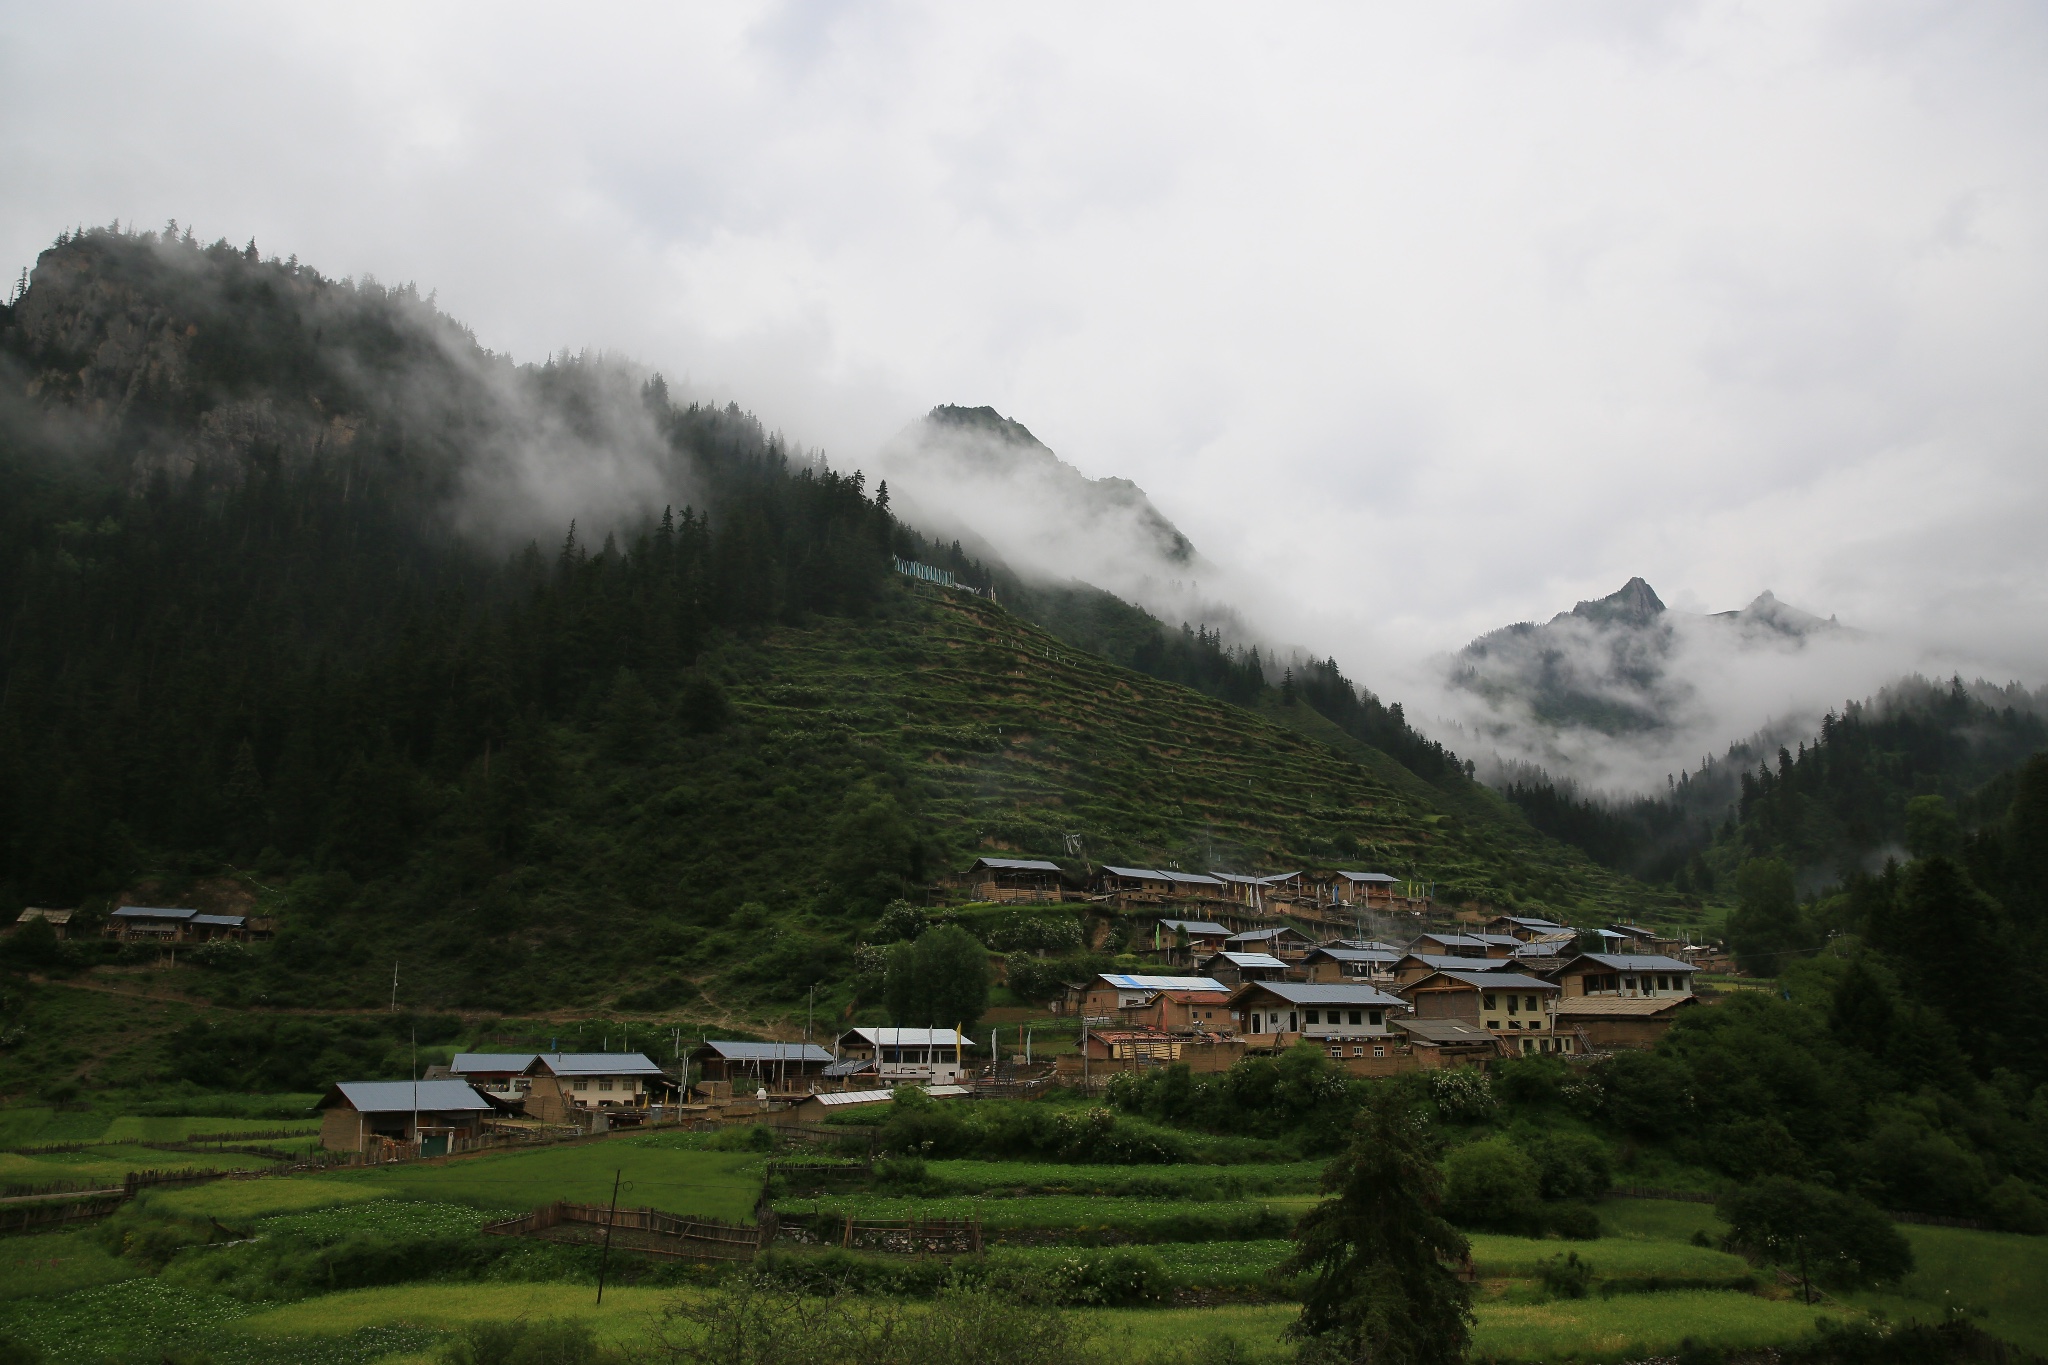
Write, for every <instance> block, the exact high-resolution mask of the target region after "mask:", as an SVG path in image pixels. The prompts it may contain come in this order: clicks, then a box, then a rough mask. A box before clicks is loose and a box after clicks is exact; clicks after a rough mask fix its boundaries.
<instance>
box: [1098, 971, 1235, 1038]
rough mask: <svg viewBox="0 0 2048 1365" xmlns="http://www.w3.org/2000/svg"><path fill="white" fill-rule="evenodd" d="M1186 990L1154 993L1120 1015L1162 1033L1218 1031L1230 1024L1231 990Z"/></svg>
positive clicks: (1131, 1024) (1137, 1025)
mask: <svg viewBox="0 0 2048 1365" xmlns="http://www.w3.org/2000/svg"><path fill="white" fill-rule="evenodd" d="M1216 984H1217V985H1218V987H1219V988H1218V989H1216V990H1213V991H1211V990H1186V989H1182V988H1179V987H1176V988H1173V989H1170V990H1163V991H1157V992H1154V993H1153V995H1152V998H1151V999H1150V1000H1148V1001H1147V1002H1145V1003H1144V1004H1142V1005H1133V1006H1129V1007H1126V1008H1120V1009H1118V1011H1117V1014H1118V1016H1119V1017H1120V1018H1121V1020H1122V1021H1123V1022H1124V1023H1125V1024H1126V1025H1128V1026H1130V1027H1132V1028H1145V1029H1153V1030H1156V1031H1158V1032H1161V1033H1189V1032H1203V1033H1215V1032H1219V1031H1221V1030H1222V1029H1225V1028H1228V1027H1229V1025H1230V992H1229V991H1227V990H1223V989H1221V988H1220V987H1221V983H1220V982H1219V983H1216Z"/></svg>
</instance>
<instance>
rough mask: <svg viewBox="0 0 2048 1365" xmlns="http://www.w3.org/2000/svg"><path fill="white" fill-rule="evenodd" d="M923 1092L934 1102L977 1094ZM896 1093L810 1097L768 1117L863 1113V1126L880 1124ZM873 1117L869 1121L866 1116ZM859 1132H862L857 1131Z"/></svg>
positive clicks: (816, 1119)
mask: <svg viewBox="0 0 2048 1365" xmlns="http://www.w3.org/2000/svg"><path fill="white" fill-rule="evenodd" d="M919 1088H920V1089H922V1090H923V1091H924V1093H925V1094H926V1095H928V1096H930V1097H931V1098H932V1099H935V1100H964V1099H967V1098H968V1097H969V1096H971V1095H972V1094H973V1093H974V1092H973V1091H971V1090H969V1089H968V1088H967V1087H966V1086H964V1085H927V1086H920V1087H919ZM895 1099H896V1091H895V1090H894V1088H893V1087H892V1088H891V1089H888V1090H835V1091H826V1092H823V1093H820V1094H816V1095H807V1096H805V1097H804V1098H803V1099H802V1100H800V1101H798V1102H797V1103H796V1104H793V1105H791V1106H790V1107H789V1108H787V1109H785V1110H783V1111H782V1112H781V1113H779V1114H771V1115H769V1117H768V1121H769V1122H770V1123H823V1122H824V1121H825V1120H826V1119H828V1118H830V1117H831V1116H832V1115H834V1114H845V1113H852V1112H860V1113H861V1114H862V1118H861V1120H860V1121H861V1122H862V1123H880V1122H881V1121H882V1120H883V1118H884V1117H886V1115H887V1111H886V1110H883V1109H882V1108H881V1106H883V1105H885V1104H890V1103H893V1102H894V1101H895ZM869 1114H872V1115H874V1117H872V1118H869V1117H867V1115H869ZM854 1131H855V1132H859V1131H860V1130H859V1129H855V1130H854Z"/></svg>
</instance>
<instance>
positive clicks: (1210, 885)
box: [1095, 866, 1229, 908]
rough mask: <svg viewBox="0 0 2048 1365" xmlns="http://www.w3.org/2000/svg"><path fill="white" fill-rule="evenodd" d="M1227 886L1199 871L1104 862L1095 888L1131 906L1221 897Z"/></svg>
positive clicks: (1098, 892) (1097, 872) (1225, 895)
mask: <svg viewBox="0 0 2048 1365" xmlns="http://www.w3.org/2000/svg"><path fill="white" fill-rule="evenodd" d="M1228 889H1229V888H1228V886H1227V884H1226V883H1224V882H1223V881H1222V880H1220V879H1219V878H1216V877H1209V876H1204V875H1203V874H1201V873H1199V872H1175V871H1169V870H1167V869H1164V868H1156V867H1110V866H1104V867H1102V868H1099V869H1097V871H1096V873H1095V890H1096V893H1097V894H1098V895H1099V896H1102V897H1105V898H1107V899H1109V900H1111V901H1113V902H1115V903H1116V904H1118V905H1122V906H1127V907H1132V908H1142V907H1143V906H1146V905H1159V904H1164V903H1166V902H1168V901H1204V900H1207V901H1222V900H1226V899H1228V896H1227V892H1228Z"/></svg>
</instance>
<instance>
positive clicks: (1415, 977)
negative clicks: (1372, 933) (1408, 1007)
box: [1394, 953, 1521, 987]
mask: <svg viewBox="0 0 2048 1365" xmlns="http://www.w3.org/2000/svg"><path fill="white" fill-rule="evenodd" d="M1520 968H1521V964H1520V963H1518V962H1516V961H1515V960H1514V959H1513V958H1511V957H1450V956H1447V955H1444V954H1441V953H1403V954H1402V955H1401V958H1400V960H1399V961H1398V962H1396V963H1395V964H1394V984H1395V986H1397V987H1399V986H1406V985H1408V984H1410V983H1411V982H1415V981H1420V980H1421V979H1422V978H1423V977H1425V976H1428V975H1429V974H1430V973H1431V972H1441V971H1459V972H1493V971H1507V970H1510V969H1514V970H1520Z"/></svg>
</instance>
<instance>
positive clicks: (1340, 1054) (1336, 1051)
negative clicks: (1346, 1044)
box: [1330, 1043, 1344, 1062]
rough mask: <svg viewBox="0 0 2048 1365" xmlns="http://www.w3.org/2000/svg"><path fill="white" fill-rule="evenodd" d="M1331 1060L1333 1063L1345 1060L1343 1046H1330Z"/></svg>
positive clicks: (1336, 1044)
mask: <svg viewBox="0 0 2048 1365" xmlns="http://www.w3.org/2000/svg"><path fill="white" fill-rule="evenodd" d="M1330 1060H1331V1061H1333V1062H1341V1061H1343V1060H1344V1048H1343V1046H1342V1045H1341V1044H1338V1043H1332V1044H1330Z"/></svg>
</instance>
